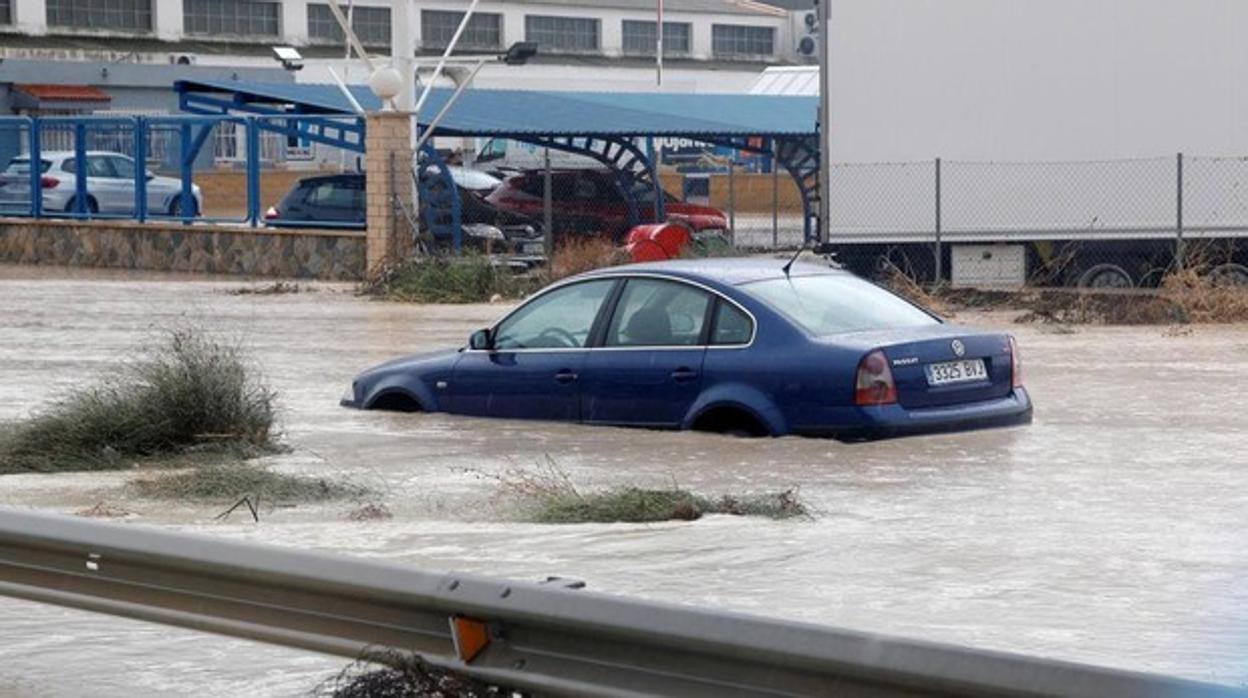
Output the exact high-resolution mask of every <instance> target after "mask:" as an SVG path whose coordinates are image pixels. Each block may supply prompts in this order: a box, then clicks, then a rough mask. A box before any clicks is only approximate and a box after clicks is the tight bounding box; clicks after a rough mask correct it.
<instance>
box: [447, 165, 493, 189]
mask: <svg viewBox="0 0 1248 698" xmlns="http://www.w3.org/2000/svg"><path fill="white" fill-rule="evenodd" d="M450 170H451V179H453V180H455V184H456V185H457V186H461V187H463V188H464V189H471V190H473V191H486V190H489V191H494V190H495V189H497V188H498V185H500V184H502V183H503V180H501V179H499V178H498V177H495V176H494V175H492V174H489V173H487V172H482V171H481V170H469V169H466V168H463V167H452V168H450Z"/></svg>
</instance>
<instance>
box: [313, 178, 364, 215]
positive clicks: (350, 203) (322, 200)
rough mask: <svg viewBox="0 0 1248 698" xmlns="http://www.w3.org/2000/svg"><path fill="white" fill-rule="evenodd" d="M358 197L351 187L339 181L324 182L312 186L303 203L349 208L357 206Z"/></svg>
mask: <svg viewBox="0 0 1248 698" xmlns="http://www.w3.org/2000/svg"><path fill="white" fill-rule="evenodd" d="M359 199H360V197H358V196H356V195H355V191H354V190H353V189H352V188H349V187H347V186H345V185H344V184H342V183H340V182H324V183H322V184H318V185H316V186H314V187H312V189H311V190H310V191H309V192H308V195H307V197H306V198H305V199H304V203H306V204H308V205H309V206H324V207H326V208H346V209H350V208H356V207H358V205H359V203H360V201H359Z"/></svg>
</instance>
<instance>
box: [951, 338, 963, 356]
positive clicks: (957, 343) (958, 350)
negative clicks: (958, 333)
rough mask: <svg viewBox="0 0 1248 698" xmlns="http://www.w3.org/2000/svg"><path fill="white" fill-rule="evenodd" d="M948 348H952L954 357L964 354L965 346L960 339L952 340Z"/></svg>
mask: <svg viewBox="0 0 1248 698" xmlns="http://www.w3.org/2000/svg"><path fill="white" fill-rule="evenodd" d="M949 346H950V347H952V348H953V355H954V356H962V355H963V354H965V353H966V345H965V344H963V343H962V340H960V339H955V340H953V343H952V344H950V345H949Z"/></svg>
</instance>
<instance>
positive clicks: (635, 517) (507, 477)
mask: <svg viewBox="0 0 1248 698" xmlns="http://www.w3.org/2000/svg"><path fill="white" fill-rule="evenodd" d="M483 475H484V476H485V477H487V478H489V479H491V480H494V481H495V483H496V484H497V485H498V488H499V495H500V497H501V498H502V499H504V500H506V501H510V502H515V503H517V504H518V505H519V507H520V510H521V513H522V515H523V517H524V518H525V519H526V520H529V521H532V522H534V523H552V524H567V523H650V522H657V521H695V520H697V519H700V518H702V517H703V516H705V515H707V514H726V515H730V516H761V517H765V518H770V519H791V518H798V517H810V516H811V513H810V510H809V509H808V508H807V507H806V505H805V504H803V503H802V501H801V500H800V498H799V496H798V493H797V491H796V490H795V489H789V490H785V491H783V492H778V493H768V494H750V495H743V496H729V495H723V496H718V497H708V496H705V495H701V494H697V493H694V492H691V491H689V490H686V489H682V488H679V487H676V486H672V487H669V488H645V487H636V486H625V487H617V488H613V489H608V490H602V491H597V492H582V491H581V490H580V489H578V488H577V487H576V485H575V484H574V483H573V482H572V479H571V477H570V476H569V475H568V474H567V472H565V471H564V470H563V469H562V468H560V467H559V466H558V465H557V464H555V462H554V461H553V460H552V459H550V458H547V459H546V461H545V462H544V463H541V464H539V465H538V466H537V467H536V468H534V469H523V468H512V469H509V470H507V471H505V472H503V473H501V474H483Z"/></svg>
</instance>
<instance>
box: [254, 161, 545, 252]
mask: <svg viewBox="0 0 1248 698" xmlns="http://www.w3.org/2000/svg"><path fill="white" fill-rule="evenodd" d="M450 171H451V176H452V178H453V179H454V180H455V184H456V188H457V189H458V190H459V201H460V211H461V214H460V215H461V220H462V222H463V227H464V233H465V236H466V237H467V238H476V239H480V240H495V241H501V240H504V239H506V240H512V241H518V242H521V243H524V242H530V241H531V242H532V244H533V245H534V246H535V249H537V250H540V248H541V244H540V237H541V235H540V232H539V231H538V225H537V224H536V222H535V221H533V220H532V219H530V218H528V217H526V216H522V215H517V214H515V213H512V212H510V211H506V210H503V209H499V208H497V207H495V206H493V205H491V204H489V203H488V202H486V200H485V195H486V194H488V193H489V192H491V191H493V190H494V188H496V187H497V186H498V185H499V184H501V180H499V179H497V178H496V177H494V176H492V175H490V174H488V173H485V172H480V171H478V170H470V169H466V168H461V167H451V168H450ZM364 187H365V177H364V175H363V174H337V175H317V176H314V177H304V178H303V179H301V180H299V181H298V182H297V183H296V184H295V186H294V188H292V189H291V190H290V192H289V193H287V194H286V196H285V197H283V198H282V201H281V202H280V203H278V204H277V205H276V206H271V207H269V210H268V211H267V212H265V214H264V222H265V224H266V225H271V226H275V227H282V226H286V227H307V226H315V225H317V224H325V223H329V224H332V225H335V226H342V227H346V228H353V229H359V230H363V229H364V226H365V209H364V202H365V196H364Z"/></svg>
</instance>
